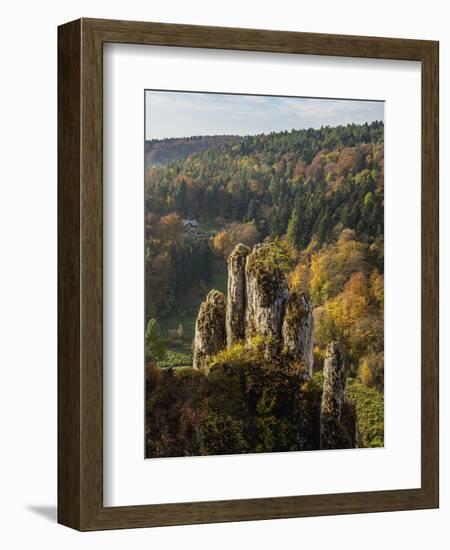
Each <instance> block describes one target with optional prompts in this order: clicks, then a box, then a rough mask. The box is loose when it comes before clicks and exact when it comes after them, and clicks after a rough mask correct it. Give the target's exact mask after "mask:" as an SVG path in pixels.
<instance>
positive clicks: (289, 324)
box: [282, 292, 314, 378]
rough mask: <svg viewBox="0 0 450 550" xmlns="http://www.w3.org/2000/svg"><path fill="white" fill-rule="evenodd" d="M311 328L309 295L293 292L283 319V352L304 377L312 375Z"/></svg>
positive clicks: (312, 328) (312, 326)
mask: <svg viewBox="0 0 450 550" xmlns="http://www.w3.org/2000/svg"><path fill="white" fill-rule="evenodd" d="M313 330H314V321H313V314H312V307H311V301H310V298H309V296H308V295H307V294H305V293H300V292H293V293H292V294H291V295H290V296H289V298H288V300H287V303H286V311H285V314H284V319H283V326H282V339H283V353H284V355H285V358H286V360H287V361H288V362H289V363H290V364H291V365H292V366H294V367H295V368H297V369H298V370H299V371H300V372H301V373H302V374H303V376H304V377H305V378H311V376H312V369H313Z"/></svg>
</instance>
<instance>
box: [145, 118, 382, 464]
mask: <svg viewBox="0 0 450 550" xmlns="http://www.w3.org/2000/svg"><path fill="white" fill-rule="evenodd" d="M383 136H384V125H383V123H382V122H373V123H371V124H361V125H355V124H350V125H346V126H338V127H322V128H320V129H317V130H315V129H307V130H292V131H289V132H287V131H286V132H278V133H271V134H261V135H257V136H244V137H237V136H229V139H223V138H224V137H223V136H219V138H220V139H219V140H217V141H216V140H214V139H211V137H209V139H208V136H201V137H199V138H198V139H196V140H194V143H200V144H202V145H201V146H200V147H199V148H197V149H196V150H195V151H194V152H192V144H191V145H190V146H187V144H189V141H190V139H185V140H179V141H180V143H179V145H178V146H177V145H176V142H177V140H165V142H166V143H165V142H164V141H162V142H159V143H154V142H152V144H151V145H152V148H153V149H154V150H157V151H159V153H158V154H159V155H160V156H159V162H158V163H154V162H153V161H152V162H150V161H149V162H148V163H147V164H146V173H145V269H146V274H145V285H146V286H145V295H146V303H145V313H146V357H147V367H146V369H147V370H146V372H147V414H150V413H149V411H152V421H151V422H150V421H148V422H147V424H146V429H147V436H146V441H147V456H175V455H177V456H178V455H186V454H221V453H223V452H258V451H261V450H262V451H268V450H293V449H294V450H295V449H298V448H300V447H299V444H298V437H299V436H298V433H296V434H291V435H289V429H288V427H289V422H288V423H287V424H286V414H288V413H287V411H288V409H289V415H290V416H292V415H293V414H294V413H295V414H300V413H299V411H298V410H297V409H296V408H295V407H299V410H300V409H301V410H303V409H304V407H307V408H308V410H309V411H310V414H311V415H314V414H316V413H317V411H316V408H317V406H316V405H317V403H316V401H315V400H314V399H313V398H311V399H312V401H308V399H309V397H308V399H307V400H306V401H302V402H301V403H300V404H299V403H297V398H295V399H294V401H292V400H291V398H290V397H289V395H290V393H289V392H288V394H285V393H284V394H283V395H285V396H286V395H287V396H288V397H287V401H289V402H290V403H291V405H290V407H291V408H289V407H288V409H285V407H284V406H282V407H281V408H277V406H275V405H274V404H273V403H274V402H276V401H277V399H278V398H279V395H278V394H276V397H277V399H274V401H273V403H272V405H270V403H269V402H268V401H267V393H268V392H269V389H268V387H267V384H268V383H269V382H268V380H270V388H271V389H270V392H272V393H273V391H274V390H273V388H274V387H275V386H276V385H277V384H281V385H283V383H284V382H283V381H281V380H279V379H278V375H277V374H276V373H274V372H273V369H270V368H267V369H266V371H265V373H266V374H265V375H264V376H261V378H260V380H259V381H258V383H256V382H255V375H254V364H255V361H256V362H258V361H260V360H262V359H261V358H257V359H255V358H253V360H252V361H249V360H248V350H244V349H242V346H241V348H239V346H236V347H235V348H234V349H231V350H227V353H229V356H228V358H227V360H228V361H229V362H231V364H233V365H235V366H239V374H237V371H233V375H232V376H231V377H230V379H229V380H230V381H229V384H228V382H225V381H224V379H223V375H221V374H220V373H219V372H216V373H215V374H214V376H211V375H210V376H209V377H205V375H204V374H203V373H199V372H195V373H194V372H192V371H193V369H192V361H193V356H192V352H193V350H192V341H193V337H194V329H195V321H196V317H197V314H198V311H199V307H200V304H201V303H202V302H203V301H204V299H205V297H206V295H207V294H208V292H209V291H210V290H211V289H217V290H219V291H222V292H223V293H225V294H226V292H227V259H228V257H229V255H230V252H231V251H232V250H233V248H234V247H235V246H236V245H237V244H239V243H242V244H244V245H246V246H248V247H250V248H251V247H253V246H254V245H255V244H256V243H271V246H272V247H273V250H276V258H277V262H278V264H277V265H278V267H279V268H280V269H281V270H282V272H283V274H284V276H285V278H286V281H287V284H288V287H289V292H292V293H307V294H308V296H310V299H311V304H312V314H313V319H314V336H313V339H314V348H313V363H314V368H313V375H312V378H311V380H310V381H309V382H308V387H309V388H310V390H311V391H310V392H309V393H308V395H309V396H312V395H314V392H315V391H316V390H317V388H320V387H321V384H322V383H323V374H322V370H323V364H324V359H325V354H326V350H327V345H328V344H329V342H331V341H335V342H337V343H338V344H339V347H340V350H341V351H342V357H343V361H344V363H345V369H346V377H347V391H346V393H347V396H348V398H349V400H350V401H351V403H352V406H353V407H354V408H355V411H356V416H357V425H358V431H359V434H358V438H359V443H358V446H362V447H370V446H382V445H383V441H384V437H383V432H384V419H383V409H384V405H383V403H384V399H383V391H384V351H383V350H384V337H383V327H384V317H383V304H384V278H383V277H384V254H383V250H384V143H383ZM147 143H148V142H147ZM205 144H209V145H208V146H206V145H205ZM165 147H167V148H168V150H169V151H171V153H169V154H167V155H165V153H164V148H165ZM148 150H150V149H149V145H147V144H146V151H148ZM174 150H176V151H177V152H176V155H175V157H176V158H174V155H173V151H174ZM161 151H162V152H161ZM236 368H237V367H236ZM288 378H289V377H288ZM233 380H234V381H233ZM239 380H240V382H239ZM250 382H251V384H252V388H253V390H252V391H253V392H256V393H258V392H259V394H258V395H260V398H259V399H260V401H258V399H257V400H256V402H253V401H251V400H254V399H255V395H254V394H252V397H251V399H250V397H249V394H248V392H247V390H246V389H245V388H247V386H248V384H250ZM224 384H225V385H226V388H227V389H226V391H224V388H223V385H224ZM230 384H231V385H230ZM290 384H291V385H290ZM288 386H289V387H290V388H291V390H292V391H295V392H296V395H297V394H301V393H302V391H304V388H303V389H302V387H303V386H302V385H301V384H300V385H299V382H298V381H295V380H293V379H292V380H291V379H290V378H289V383H288ZM291 386H292V387H291ZM231 387H234V388H235V389H234V390H231V389H230V388H231ZM187 388H189V390H188V389H187ZM219 388H221V389H220V391H219ZM243 388H244V389H243ZM293 388H295V390H294V389H293ZM317 391H318V390H317ZM218 392H219V393H221V394H222V395H224V394H227V395H228V394H230V392H231V394H232V395H229V398H228V401H227V403H228V405H227V406H225V405H224V404H222V405H223V406H222V408H220V407H219V406H218V402H219V401H222V400H221V399H220V398H219V396H218ZM305 395H306V394H305ZM212 396H215V397H214V399H213V398H212ZM291 397H292V396H291ZM249 399H250V401H249ZM293 403H296V405H295V407H294V405H293ZM232 404H233V407H234V408H233V410H230V407H231V406H232ZM271 406H273V407H275V412H274V411H273V410H270V411H269V412H270V414H269V415H268V418H269V420H267V419H266V420H267V422H266V420H264V419H265V418H266V416H264V414H266V413H268V409H271ZM267 407H268V409H267ZM292 407H294V409H295V410H294V409H292ZM244 409H245V412H243V411H244ZM263 409H264V410H265V411H266V412H265V413H264V414H262V412H261V411H262V410H263ZM266 409H267V410H266ZM155 411H158V412H157V414H155ZM258 411H259V412H258ZM277 411H278V412H277ZM314 411H315V412H314ZM261 415H262V416H261ZM263 420H264V421H263ZM225 425H226V426H227V429H226V430H225V428H224V426H225ZM263 425H264V426H263ZM230 426H234V428H233V427H232V428H229V427H230ZM258 426H263V427H261V430H262V431H261V432H260V431H258V430H259V428H258ZM282 426H284V428H282ZM280 429H283V430H284V432H283V433H284V434H285V435H284V436H283V437H284V439H283V441H282V442H280V441H279V437H280ZM249 430H250V431H249ZM228 432H229V433H228ZM219 434H222V436H223V437H224V438H225V437H227V438H228V442H227V441H225V440H224V441H222V442H220V441H221V437H222V436H220V437H219ZM193 438H194V439H195V441H194V439H193ZM309 441H311V439H309ZM234 448H236V450H234V451H233V449H234ZM230 449H231V450H230Z"/></svg>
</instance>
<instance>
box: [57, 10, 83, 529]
mask: <svg viewBox="0 0 450 550" xmlns="http://www.w3.org/2000/svg"><path fill="white" fill-rule="evenodd" d="M80 85H81V22H80V21H76V22H74V23H71V24H69V25H64V26H62V27H60V28H59V30H58V521H59V522H60V523H63V524H65V525H70V526H72V527H75V528H81V523H80V511H81V508H82V497H81V493H80V479H79V477H80V461H81V446H80V440H79V433H80V426H81V416H82V408H81V402H80V337H79V335H80V291H81V287H80V248H81V239H80V183H81V173H80V167H81V148H80V135H81V123H80V114H81V97H80Z"/></svg>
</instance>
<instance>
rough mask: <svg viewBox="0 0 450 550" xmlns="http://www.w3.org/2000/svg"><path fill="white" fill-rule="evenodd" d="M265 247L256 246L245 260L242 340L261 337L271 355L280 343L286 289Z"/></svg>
mask: <svg viewBox="0 0 450 550" xmlns="http://www.w3.org/2000/svg"><path fill="white" fill-rule="evenodd" d="M267 255H268V248H267V247H265V246H264V245H256V246H255V247H254V248H253V251H252V253H251V254H249V256H248V257H247V262H246V265H245V277H246V294H247V309H246V316H245V321H246V333H245V335H246V339H247V341H249V340H250V339H251V338H253V337H254V336H262V337H263V338H265V339H267V340H268V341H269V342H271V348H272V350H271V353H275V352H276V350H277V348H278V347H279V345H280V342H281V328H282V324H283V318H284V312H285V308H286V301H287V298H288V288H287V283H286V278H285V276H284V273H283V272H282V271H281V269H279V268H278V267H276V266H275V265H271V263H270V258H268V256H267Z"/></svg>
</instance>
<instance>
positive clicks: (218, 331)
mask: <svg viewBox="0 0 450 550" xmlns="http://www.w3.org/2000/svg"><path fill="white" fill-rule="evenodd" d="M225 316H226V299H225V296H224V295H223V294H222V292H219V291H218V290H211V291H210V292H209V293H208V295H207V297H206V300H205V301H204V302H203V303H202V304H201V306H200V311H199V313H198V317H197V321H196V323H195V337H194V359H193V367H194V368H195V369H199V368H203V367H205V366H207V362H208V359H209V357H210V356H212V355H215V354H217V353H219V351H221V350H223V349H224V348H225V347H226V329H225Z"/></svg>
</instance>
